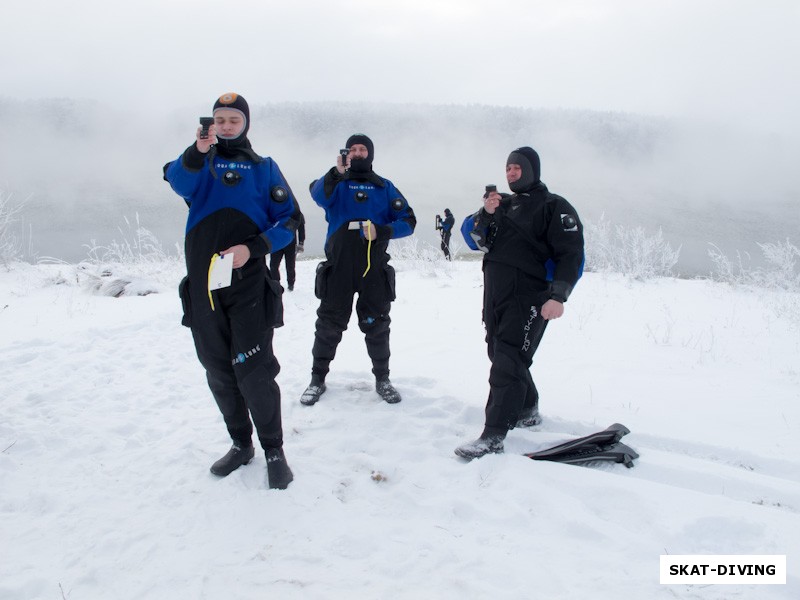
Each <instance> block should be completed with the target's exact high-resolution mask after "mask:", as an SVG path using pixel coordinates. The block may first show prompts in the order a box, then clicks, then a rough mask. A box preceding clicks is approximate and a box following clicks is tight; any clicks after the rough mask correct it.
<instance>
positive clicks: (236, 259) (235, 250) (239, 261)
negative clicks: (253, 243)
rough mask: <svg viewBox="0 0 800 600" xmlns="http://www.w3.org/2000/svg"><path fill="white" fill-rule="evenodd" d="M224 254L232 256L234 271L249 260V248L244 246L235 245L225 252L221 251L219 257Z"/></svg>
mask: <svg viewBox="0 0 800 600" xmlns="http://www.w3.org/2000/svg"><path fill="white" fill-rule="evenodd" d="M226 254H233V268H234V269H238V268H240V267H243V266H244V263H246V262H247V261H248V260H250V248H248V247H247V246H245V245H244V244H237V245H235V246H231V247H230V248H228V249H227V250H223V251H222V252H220V256H225V255H226Z"/></svg>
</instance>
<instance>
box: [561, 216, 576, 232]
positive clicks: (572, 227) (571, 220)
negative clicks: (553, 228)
mask: <svg viewBox="0 0 800 600" xmlns="http://www.w3.org/2000/svg"><path fill="white" fill-rule="evenodd" d="M561 226H562V227H563V228H564V231H578V219H576V218H575V217H574V216H572V215H564V214H562V215H561Z"/></svg>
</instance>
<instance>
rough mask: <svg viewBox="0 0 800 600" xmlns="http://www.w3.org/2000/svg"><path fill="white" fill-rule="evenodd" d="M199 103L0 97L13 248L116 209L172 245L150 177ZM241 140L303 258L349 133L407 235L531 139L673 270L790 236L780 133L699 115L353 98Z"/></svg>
mask: <svg viewBox="0 0 800 600" xmlns="http://www.w3.org/2000/svg"><path fill="white" fill-rule="evenodd" d="M209 109H210V107H209V106H206V105H205V104H203V105H194V106H186V107H176V108H174V109H170V110H165V111H163V112H161V113H155V114H154V113H153V112H152V111H148V112H144V111H143V112H142V113H136V112H134V111H130V110H120V109H115V108H112V107H110V106H108V105H106V104H103V103H101V102H97V101H93V100H84V99H52V100H39V101H27V102H26V101H20V100H11V99H7V98H0V124H2V127H3V129H4V131H5V132H6V135H7V139H9V140H13V143H10V144H8V143H7V144H4V145H3V146H2V148H0V187H2V188H3V189H4V190H5V191H6V193H12V194H13V195H14V197H15V198H17V199H23V198H28V201H27V204H26V206H25V209H24V211H23V215H22V216H23V222H22V224H21V225H22V228H21V231H22V233H23V234H24V236H25V237H26V252H28V254H30V255H32V256H28V258H34V257H36V256H39V257H41V256H52V257H57V258H60V259H64V260H68V261H77V260H81V259H83V258H85V257H86V248H85V245H87V244H90V242H91V241H92V240H96V241H97V243H100V244H105V243H108V242H109V241H111V240H112V239H117V240H120V239H121V236H122V235H123V234H122V233H121V232H120V231H119V230H118V228H119V227H120V226H124V225H125V222H124V217H126V216H127V217H128V218H129V219H133V218H135V215H136V214H138V215H139V218H140V222H141V224H142V225H143V226H144V227H146V228H148V229H150V230H152V231H153V232H154V233H155V234H156V235H157V236H158V237H159V239H160V240H161V241H162V243H163V244H164V246H165V248H167V249H169V248H171V247H174V245H175V244H176V243H177V244H180V243H181V240H182V236H183V231H184V224H185V215H186V207H185V205H184V203H183V201H182V200H181V199H180V198H179V197H177V196H176V195H175V194H174V193H173V192H172V191H171V189H170V188H169V186H168V184H167V183H166V182H164V181H163V180H162V178H161V175H162V171H161V168H162V166H163V165H164V163H166V162H168V161H170V160H174V159H175V158H177V157H178V156H179V155H180V154H181V152H182V151H183V149H184V148H185V147H186V146H188V145H189V144H190V143H191V142H192V140H193V135H194V129H195V127H196V123H197V117H199V116H201V115H205V114H207V113H208V112H209ZM251 113H252V126H251V130H250V139H251V141H252V143H253V146H254V148H255V149H256V151H257V152H259V153H260V154H262V155H269V156H272V157H273V158H274V159H275V160H276V161H277V162H278V164H279V165H280V167H281V169H282V170H283V172H284V174H285V176H286V177H287V179H288V181H289V183H290V185H291V186H292V188H293V190H294V192H295V194H296V195H297V196H298V198H299V200H300V202H301V205H302V207H303V210H304V213H305V214H306V218H307V238H308V239H307V242H306V249H307V252H309V253H312V254H320V253H321V252H322V244H323V242H324V232H325V226H326V224H325V221H324V213H323V211H322V210H321V209H320V208H318V207H317V206H316V205H314V203H313V202H312V200H311V198H310V196H309V194H308V185H309V183H310V182H311V181H313V180H314V179H316V178H317V177H320V176H322V175H323V174H324V173H325V171H326V170H327V169H329V168H330V166H331V165H332V164H333V161H334V159H335V157H336V152H337V150H338V148H340V147H341V146H342V145H343V144H344V142H345V140H346V139H347V137H348V136H349V135H350V134H351V133H354V132H364V133H366V134H368V135H369V136H370V137H371V138H372V139H373V141H374V142H375V163H374V168H375V170H376V171H377V172H378V173H379V174H381V175H383V176H385V177H388V178H389V179H391V180H392V181H393V182H394V183H395V184H396V185H397V186H398V188H399V189H400V190H401V191H402V192H403V193H404V195H405V196H406V197H407V198H408V200H409V203H410V204H411V206H412V207H413V208H414V210H415V211H416V213H417V217H418V226H417V235H418V236H419V237H420V239H421V240H423V241H425V242H427V243H430V244H436V243H437V235H436V232H435V231H434V228H433V223H434V215H435V214H437V213H441V212H442V211H443V209H444V208H445V207H447V208H450V209H451V210H452V211H453V213H454V214H455V216H456V219H457V221H459V222H460V220H461V219H463V218H464V217H465V216H466V215H467V214H469V213H471V212H473V211H474V210H477V209H478V208H479V207H480V197H481V194H482V192H483V188H484V186H485V185H486V184H487V183H496V184H498V186H499V188H500V189H501V190H506V189H507V186H506V185H505V176H504V166H505V159H506V157H507V155H508V153H509V151H510V150H512V149H513V148H515V147H518V146H521V145H530V146H532V147H534V148H535V149H536V150H537V151H538V152H539V153H540V155H541V158H542V180H543V181H544V182H545V183H546V184H547V185H548V186H549V188H550V189H551V191H553V192H555V193H558V194H560V195H562V196H565V197H566V198H567V199H568V200H570V202H572V203H573V204H574V205H575V207H576V208H577V210H578V211H579V213H580V214H581V216H582V217H583V219H584V220H587V221H591V220H596V219H599V218H600V217H601V216H604V217H605V218H606V219H607V220H610V221H611V222H612V223H618V224H621V225H626V226H633V225H642V226H644V227H645V228H647V229H652V230H655V229H657V228H659V227H661V228H662V229H663V231H664V234H665V238H666V239H667V240H668V241H670V242H671V243H672V244H673V245H674V246H681V247H682V251H681V260H680V262H679V264H678V269H679V271H680V272H681V273H682V274H689V275H691V274H700V273H704V272H707V271H708V267H707V265H708V260H707V257H706V250H707V246H708V243H709V242H713V243H715V244H717V245H719V246H720V247H722V248H723V250H727V251H734V250H741V251H745V252H756V253H757V248H756V246H755V243H756V242H767V241H779V240H783V239H786V238H787V237H790V238H791V237H792V236H795V239H796V232H797V231H798V230H800V215H799V213H800V211H797V209H796V207H797V203H798V200H800V183H798V181H797V178H796V177H794V176H793V175H792V170H791V167H792V164H793V163H794V164H796V163H797V161H798V158H800V144H798V140H797V139H795V138H793V137H791V136H790V135H788V134H787V135H786V136H781V135H780V134H775V133H772V134H769V135H758V134H753V133H752V132H745V130H736V129H733V128H731V127H730V126H726V127H723V126H721V125H718V124H714V123H713V122H711V121H703V122H701V121H689V120H678V119H666V118H661V117H654V116H648V115H638V114H628V113H612V112H599V111H589V110H544V109H542V110H535V109H522V108H514V107H500V106H485V105H423V104H366V103H363V104H361V103H333V102H308V103H292V102H286V103H278V104H269V105H253V104H251Z"/></svg>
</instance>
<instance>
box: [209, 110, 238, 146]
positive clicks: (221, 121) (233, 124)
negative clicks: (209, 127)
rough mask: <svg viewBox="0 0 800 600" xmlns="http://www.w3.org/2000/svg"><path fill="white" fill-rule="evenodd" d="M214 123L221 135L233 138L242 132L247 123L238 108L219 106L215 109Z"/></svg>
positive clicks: (225, 137)
mask: <svg viewBox="0 0 800 600" xmlns="http://www.w3.org/2000/svg"><path fill="white" fill-rule="evenodd" d="M214 125H215V126H216V129H217V135H218V136H219V137H221V138H224V139H230V140H232V139H234V138H235V137H237V136H238V135H239V134H240V133H242V130H243V129H244V125H245V123H244V117H243V116H242V113H240V112H239V111H238V110H232V109H230V108H218V109H217V110H215V111H214Z"/></svg>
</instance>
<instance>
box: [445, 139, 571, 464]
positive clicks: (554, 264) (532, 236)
mask: <svg viewBox="0 0 800 600" xmlns="http://www.w3.org/2000/svg"><path fill="white" fill-rule="evenodd" d="M506 179H507V181H508V184H509V187H510V188H511V191H512V192H514V193H513V194H512V195H507V194H503V195H501V194H498V193H497V192H496V191H495V192H487V193H486V194H485V195H484V197H483V208H482V209H480V210H479V211H478V212H476V213H475V214H473V215H470V216H469V217H467V218H466V219H465V220H464V224H463V225H462V227H461V232H462V233H463V235H464V239H465V240H466V242H467V245H468V246H469V247H470V248H472V249H473V250H481V251H482V252H484V253H485V255H484V257H483V285H484V292H483V294H484V295H483V322H484V324H485V326H486V343H487V348H488V353H489V359H490V360H491V361H492V367H491V370H490V372H489V398H488V400H487V403H486V421H485V427H484V430H483V433H482V434H481V436H480V437H479V438H478V439H476V440H474V441H472V442H469V443H467V444H464V445H462V446H459V447H458V448H456V450H455V453H456V454H457V455H458V456H461V457H463V458H467V459H472V458H478V457H480V456H483V455H484V454H488V453H491V452H502V451H503V440H504V439H505V437H506V434H507V433H508V430H509V429H513V428H514V427H515V426H517V427H530V426H533V425H537V424H538V423H540V422H541V417H540V416H539V393H538V391H537V390H536V386H535V385H534V383H533V379H532V378H531V373H530V366H531V363H532V361H533V354H534V352H536V349H537V348H538V346H539V342H540V341H541V339H542V336H543V335H544V330H545V327H546V326H547V322H548V321H549V320H551V319H557V318H559V317H561V315H563V313H564V303H565V302H566V301H567V298H569V295H570V292H572V288H573V287H574V286H575V284H576V283H577V281H578V279H579V278H580V276H581V274H582V272H583V259H584V254H583V225H582V224H581V221H580V219H579V218H578V213H577V212H576V211H575V209H574V208H573V207H572V206H571V205H570V203H569V202H567V201H566V200H565V199H564V198H562V197H561V196H557V195H555V194H551V193H550V192H549V191H548V190H547V186H545V184H544V183H542V182H541V180H540V166H539V155H538V154H537V153H536V152H535V151H534V150H533V149H532V148H529V147H527V146H525V147H522V148H517V149H516V150H514V151H513V152H511V154H510V155H509V157H508V160H507V161H506Z"/></svg>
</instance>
